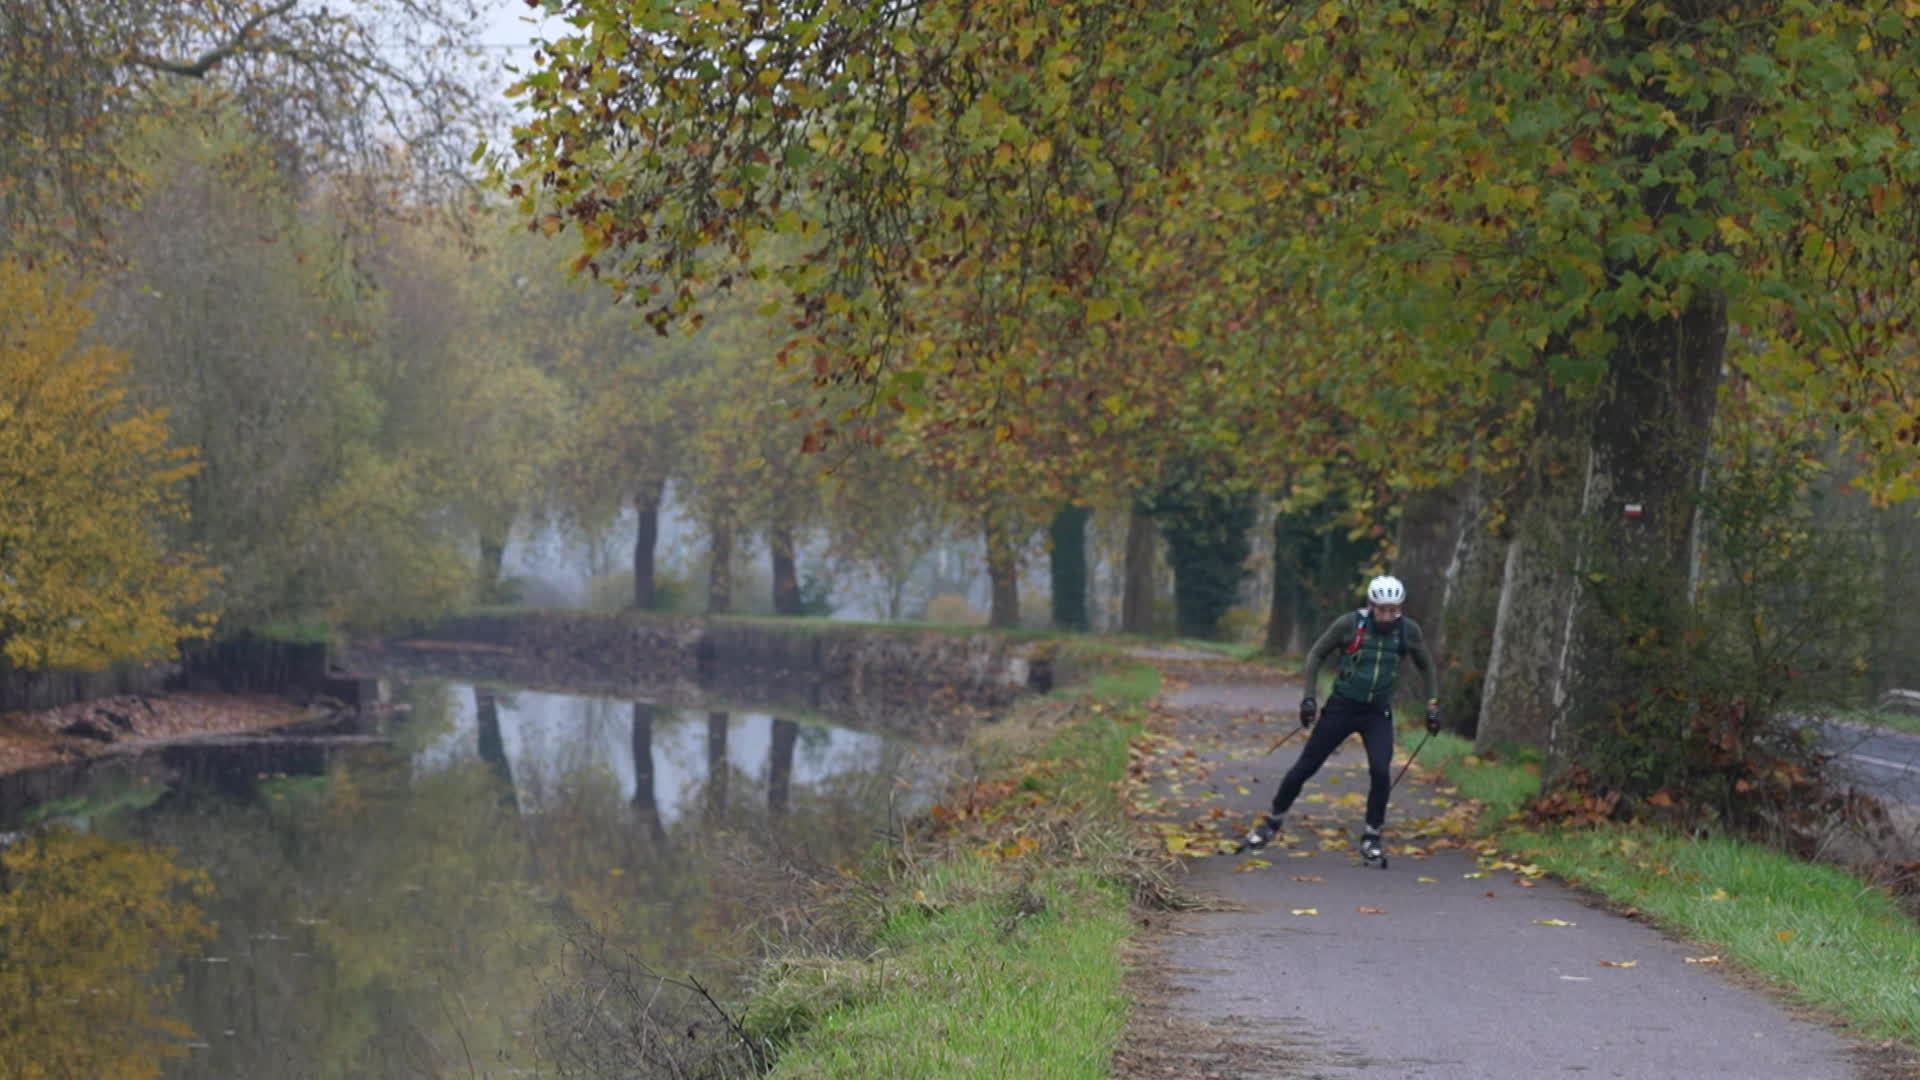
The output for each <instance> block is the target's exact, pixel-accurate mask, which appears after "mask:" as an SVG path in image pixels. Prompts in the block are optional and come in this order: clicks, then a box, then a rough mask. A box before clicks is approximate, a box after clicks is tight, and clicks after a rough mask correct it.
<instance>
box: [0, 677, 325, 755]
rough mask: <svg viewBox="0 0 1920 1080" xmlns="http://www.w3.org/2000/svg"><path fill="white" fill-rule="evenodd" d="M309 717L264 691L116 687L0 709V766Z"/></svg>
mask: <svg viewBox="0 0 1920 1080" xmlns="http://www.w3.org/2000/svg"><path fill="white" fill-rule="evenodd" d="M311 718H312V713H310V712H309V710H307V709H305V708H302V707H300V706H298V705H292V704H289V703H287V702H284V701H276V700H274V699H272V698H267V697H258V696H248V695H237V694H209V693H193V692H160V693H152V694H123V695H118V696H115V697H107V698H100V699H97V700H94V701H82V702H76V703H74V704H72V705H63V706H61V707H59V708H57V709H46V710H44V711H40V712H14V713H5V714H0V774H4V773H12V772H19V771H20V770H23V769H32V768H38V767H40V766H43V765H52V764H56V763H58V762H64V761H75V760H78V759H81V758H90V757H101V756H104V755H108V754H119V753H126V752H128V751H130V750H136V749H140V748H144V747H149V746H153V745H157V744H159V743H163V742H165V741H167V740H169V739H176V738H179V737H181V736H184V735H204V734H217V733H222V732H234V731H258V730H261V729H263V728H274V727H281V726H283V725H286V724H293V723H298V722H300V721H302V720H308V719H311Z"/></svg>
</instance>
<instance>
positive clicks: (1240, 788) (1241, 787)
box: [1236, 784, 1253, 795]
mask: <svg viewBox="0 0 1920 1080" xmlns="http://www.w3.org/2000/svg"><path fill="white" fill-rule="evenodd" d="M1236 790H1238V791H1239V792H1240V794H1242V795H1251V794H1253V792H1251V791H1248V790H1247V786H1246V785H1245V784H1240V785H1237V786H1236Z"/></svg>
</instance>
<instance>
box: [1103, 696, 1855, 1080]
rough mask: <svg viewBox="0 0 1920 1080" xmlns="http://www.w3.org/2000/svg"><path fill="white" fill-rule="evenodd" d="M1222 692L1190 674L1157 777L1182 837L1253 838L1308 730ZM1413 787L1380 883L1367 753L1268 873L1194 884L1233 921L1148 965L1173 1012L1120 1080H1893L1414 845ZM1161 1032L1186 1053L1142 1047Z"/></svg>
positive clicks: (1665, 947) (1660, 941)
mask: <svg viewBox="0 0 1920 1080" xmlns="http://www.w3.org/2000/svg"><path fill="white" fill-rule="evenodd" d="M1218 670H1223V671H1226V672H1229V673H1231V672H1233V671H1236V670H1238V671H1245V670H1247V669H1234V668H1225V669H1218ZM1205 671H1206V669H1205V668H1204V667H1198V666H1196V667H1192V668H1188V669H1184V673H1185V674H1186V675H1187V676H1188V677H1190V678H1192V679H1194V680H1195V681H1193V682H1191V683H1190V684H1188V685H1185V686H1180V685H1179V684H1177V683H1176V684H1174V686H1173V688H1172V689H1170V691H1169V692H1168V693H1166V694H1164V695H1163V698H1162V704H1163V705H1164V706H1166V707H1167V708H1168V709H1169V710H1170V712H1171V715H1172V717H1173V719H1174V723H1175V731H1174V733H1173V739H1174V741H1173V742H1171V743H1170V744H1169V745H1168V746H1167V747H1166V749H1165V750H1164V752H1163V756H1162V758H1161V759H1160V760H1157V761H1155V762H1153V763H1152V768H1153V770H1154V774H1155V776H1156V779H1157V783H1156V789H1157V790H1158V791H1160V792H1161V793H1163V794H1164V795H1166V797H1167V799H1168V807H1167V811H1168V815H1169V816H1170V817H1173V818H1177V819H1182V820H1190V819H1192V818H1193V817H1195V816H1197V815H1199V814H1204V813H1209V812H1210V811H1211V808H1212V807H1216V806H1218V807H1224V808H1225V809H1226V811H1227V816H1226V817H1225V818H1223V819H1222V824H1223V828H1224V827H1226V826H1231V825H1239V824H1244V823H1246V822H1249V821H1251V820H1252V818H1253V815H1254V814H1255V813H1257V812H1258V811H1259V810H1260V809H1262V808H1263V807H1264V806H1265V804H1266V803H1267V801H1268V800H1269V799H1270V798H1271V797H1272V794H1273V789H1274V786H1275V785H1276V784H1277V783H1278V781H1279V778H1280V775H1281V773H1282V772H1284V770H1285V769H1286V767H1287V766H1288V765H1290V764H1291V763H1292V761H1293V758H1294V756H1295V754H1296V753H1297V752H1298V747H1299V744H1300V740H1297V739H1296V740H1295V741H1294V742H1293V743H1291V744H1289V745H1288V746H1286V747H1283V748H1282V749H1280V750H1279V751H1278V752H1276V753H1274V754H1273V755H1272V756H1270V757H1266V758H1261V757H1259V756H1258V755H1259V754H1260V753H1261V751H1263V750H1264V749H1265V748H1266V746H1267V745H1269V744H1270V743H1271V742H1272V740H1273V739H1274V738H1276V737H1277V735H1278V734H1280V733H1284V732H1285V731H1286V730H1287V727H1286V726H1285V725H1291V724H1293V723H1294V720H1293V716H1294V713H1295V710H1296V709H1297V707H1298V701H1299V689H1298V685H1297V683H1296V684H1294V685H1291V686H1289V685H1284V684H1272V685H1264V686H1262V685H1257V684H1252V683H1249V682H1246V681H1234V679H1235V676H1233V675H1232V674H1226V675H1212V676H1209V675H1207V674H1205ZM1257 713H1265V714H1266V715H1264V716H1259V715H1255V714H1257ZM1275 713H1278V714H1279V715H1277V716H1276V715H1273V714H1275ZM1188 750H1191V751H1192V752H1193V755H1194V756H1193V757H1192V758H1188V757H1186V756H1185V755H1186V753H1187V751H1188ZM1405 750H1406V747H1402V748H1401V753H1402V755H1404V752H1405ZM1396 770H1397V766H1396ZM1417 775H1418V774H1417V773H1415V774H1409V777H1408V781H1407V783H1405V784H1404V785H1402V787H1401V788H1400V789H1399V790H1398V791H1396V792H1395V795H1394V803H1393V806H1392V808H1391V809H1390V811H1389V814H1388V828H1387V833H1388V851H1389V854H1390V857H1391V866H1390V867H1389V868H1388V869H1386V870H1384V871H1383V870H1379V869H1373V868H1368V867H1365V866H1363V865H1362V864H1361V863H1360V862H1359V860H1358V858H1357V856H1355V855H1354V854H1352V852H1351V851H1350V850H1348V846H1349V844H1350V841H1351V840H1353V839H1356V838H1357V831H1358V828H1359V824H1360V816H1361V811H1360V808H1359V806H1358V803H1359V796H1360V795H1361V794H1363V793H1364V791H1365V789H1366V778H1365V769H1364V759H1363V758H1362V756H1361V754H1360V752H1359V743H1358V740H1353V741H1351V742H1350V743H1349V744H1348V746H1347V747H1345V748H1343V749H1342V751H1341V752H1340V753H1339V754H1338V755H1336V756H1335V757H1334V758H1333V759H1332V761H1330V762H1329V764H1328V766H1327V767H1326V769H1324V770H1323V771H1322V772H1321V774H1320V775H1319V776H1318V777H1316V778H1315V780H1314V781H1312V782H1311V783H1309V784H1308V786H1307V789H1306V791H1307V795H1308V797H1309V798H1314V797H1316V796H1317V797H1318V798H1317V799H1316V800H1315V801H1313V802H1308V801H1307V800H1306V799H1303V800H1302V802H1301V803H1300V804H1296V806H1295V808H1294V813H1293V814H1291V815H1290V816H1289V818H1288V821H1287V827H1286V831H1285V833H1284V834H1283V839H1282V841H1281V842H1277V843H1276V844H1275V845H1273V846H1272V847H1269V848H1268V849H1267V850H1266V851H1265V852H1262V853H1259V855H1258V856H1257V857H1258V858H1259V859H1261V860H1263V861H1265V862H1266V863H1267V864H1269V865H1266V866H1264V867H1260V866H1254V867H1252V868H1251V869H1249V867H1248V862H1247V860H1248V858H1249V856H1246V855H1241V856H1232V855H1215V856H1210V857H1206V858H1200V859H1192V860H1187V861H1186V862H1185V863H1184V864H1183V865H1184V866H1185V867H1186V868H1187V872H1188V873H1187V880H1186V881H1185V884H1186V886H1187V887H1188V888H1190V889H1191V890H1194V891H1196V892H1198V893H1201V894H1204V895H1211V896H1215V897H1218V898H1220V899H1222V900H1224V901H1225V902H1226V904H1227V905H1228V906H1229V907H1230V908H1231V910H1224V911H1213V912H1190V913H1184V914H1179V915H1176V916H1173V917H1172V918H1171V924H1170V926H1169V927H1168V932H1167V933H1166V934H1164V935H1162V936H1161V938H1160V944H1159V946H1158V955H1157V956H1147V957H1144V958H1143V961H1142V963H1143V967H1146V968H1151V969H1153V970H1157V971H1159V972H1161V973H1162V975H1161V986H1160V989H1161V990H1162V991H1165V993H1161V994H1155V995H1151V996H1154V997H1158V998H1160V999H1161V1000H1160V1001H1159V1002H1158V1003H1157V1004H1156V1005H1155V1007H1154V1008H1152V1009H1150V1010H1144V1011H1143V1013H1142V1014H1141V1016H1140V1017H1137V1018H1136V1021H1135V1030H1134V1031H1133V1032H1132V1033H1130V1036H1129V1039H1128V1042H1127V1044H1126V1045H1125V1046H1123V1048H1122V1053H1121V1055H1120V1058H1119V1065H1118V1068H1119V1071H1120V1074H1121V1075H1123V1076H1128V1077H1140V1078H1147V1077H1152V1078H1163V1077H1214V1076H1219V1077H1243V1078H1251V1077H1326V1078H1345V1077H1352V1076H1367V1077H1424V1078H1432V1080H1504V1078H1514V1080H1521V1078H1525V1080H1537V1078H1540V1077H1555V1076H1567V1077H1631V1078H1664V1077H1673V1078H1688V1080H1691V1078H1696V1077H1700V1078H1705V1077H1724V1078H1729V1080H1731V1078H1739V1080H1772V1078H1778V1080H1841V1078H1858V1077H1867V1076H1875V1077H1878V1076H1886V1075H1889V1074H1888V1073H1887V1072H1886V1071H1885V1064H1884V1061H1883V1062H1882V1063H1881V1064H1880V1065H1878V1066H1875V1065H1873V1064H1871V1063H1870V1062H1869V1061H1868V1059H1867V1058H1866V1057H1864V1056H1858V1055H1856V1053H1855V1051H1854V1049H1853V1048H1852V1047H1850V1046H1849V1045H1848V1044H1847V1043H1846V1042H1845V1041H1844V1040H1843V1039H1841V1038H1840V1037H1839V1036H1838V1035H1836V1034H1835V1033H1834V1032H1833V1031H1832V1030H1830V1029H1829V1028H1826V1027H1824V1026H1821V1025H1819V1024H1817V1023H1815V1022H1812V1021H1809V1020H1806V1019H1802V1018H1799V1017H1797V1016H1796V1015H1794V1014H1793V1012H1791V1011H1790V1010H1789V1009H1788V1008H1787V1007H1785V1006H1783V1005H1782V1004H1781V1003H1780V1002H1779V1001H1778V1000H1777V999H1775V998H1774V997H1771V996H1769V995H1767V994H1765V993H1763V992H1759V991H1755V990H1750V989H1746V988H1743V987H1741V986H1739V985H1737V984H1736V983H1735V982H1734V981H1733V980H1732V979H1731V978H1729V977H1728V975H1727V974H1726V973H1725V972H1724V971H1722V970H1721V969H1720V968H1719V967H1717V966H1715V965H1713V964H1711V963H1699V962H1694V963H1689V962H1688V961H1689V959H1690V958H1692V959H1693V960H1695V961H1698V960H1700V959H1701V958H1702V957H1703V956H1706V955H1708V954H1710V950H1708V949H1706V948H1703V947H1701V946H1697V945H1689V944H1686V943H1683V942H1679V941H1675V940H1673V939H1672V938H1669V937H1668V936H1666V935H1664V934H1662V933H1661V932H1660V931H1658V930H1657V929H1655V928H1653V927H1651V926H1649V925H1647V924H1645V923H1643V922H1640V921H1637V920H1634V919H1631V918H1627V917H1623V916H1619V915H1614V914H1610V913H1608V912H1606V911H1603V910H1601V909H1599V908H1597V907H1595V906H1592V905H1591V904H1589V903H1588V902H1586V901H1585V900H1584V899H1583V898H1582V896H1581V895H1580V894H1578V893H1576V892H1575V891H1573V890H1572V889H1570V888H1567V887H1566V886H1564V885H1561V884H1559V883H1557V882H1555V881H1553V880H1552V879H1546V878H1530V877H1528V876H1527V875H1526V874H1525V873H1522V872H1518V871H1516V870H1513V869H1504V870H1503V869H1490V868H1488V867H1486V866H1482V865H1481V864H1480V861H1478V857H1477V856H1476V855H1474V854H1473V853H1470V852H1466V851H1462V850H1457V849H1456V850H1439V851H1433V852H1431V853H1428V852H1427V851H1426V850H1425V849H1424V848H1423V847H1422V846H1421V845H1420V843H1419V841H1418V839H1417V837H1414V836H1413V834H1414V833H1415V831H1416V827H1417V826H1418V825H1419V823H1420V820H1419V819H1424V818H1430V817H1432V816H1434V815H1438V814H1442V813H1444V807H1442V806H1439V805H1436V804H1435V802H1434V800H1436V799H1438V800H1445V795H1444V794H1443V793H1441V792H1437V791H1436V790H1435V789H1434V788H1433V787H1431V786H1430V785H1425V784H1422V783H1419V782H1417V781H1416V780H1415V777H1416V776H1417ZM1309 912H1317V914H1310V913H1309ZM1154 1026H1160V1027H1164V1028H1165V1030H1166V1031H1167V1032H1168V1033H1169V1034H1168V1035H1166V1036H1165V1037H1162V1038H1160V1039H1159V1040H1158V1041H1157V1042H1156V1040H1154V1039H1153V1038H1150V1037H1147V1036H1145V1035H1143V1033H1142V1031H1141V1029H1142V1028H1143V1027H1154Z"/></svg>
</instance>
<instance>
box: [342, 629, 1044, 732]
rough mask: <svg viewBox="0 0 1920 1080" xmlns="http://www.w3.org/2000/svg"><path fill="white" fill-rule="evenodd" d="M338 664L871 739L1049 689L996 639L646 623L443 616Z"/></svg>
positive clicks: (1027, 656)
mask: <svg viewBox="0 0 1920 1080" xmlns="http://www.w3.org/2000/svg"><path fill="white" fill-rule="evenodd" d="M336 662H337V663H339V664H341V665H343V666H345V667H347V668H349V669H351V671H352V673H354V674H358V675H400V674H406V673H428V674H435V675H442V676H445V677H448V678H456V679H461V680H463V681H488V680H491V681H503V682H511V683H514V684H517V685H522V686H527V687H530V688H535V689H538V688H552V689H556V690H566V691H572V692H575V693H602V694H606V695H608V696H618V697H632V698H638V699H642V700H653V701H659V702H663V703H669V704H678V705H685V706H689V707H699V706H701V705H703V704H705V703H707V702H741V701H745V702H752V703H754V704H757V705H760V706H761V707H765V708H787V709H795V710H802V711H806V712H816V713H821V714H825V715H827V716H829V717H832V718H833V719H835V720H837V721H841V722H846V723H848V724H850V725H852V726H858V727H863V728H868V729H873V730H885V731H894V732H906V733H914V734H921V735H932V736H935V737H942V736H946V735H950V734H954V733H956V732H957V731H959V730H963V729H964V719H965V716H966V714H968V713H977V712H979V711H981V710H988V711H991V710H997V709H999V708H1002V707H1004V706H1005V705H1007V704H1008V703H1010V702H1011V701H1012V700H1013V699H1014V698H1016V697H1018V696H1020V695H1021V694H1024V693H1028V692H1031V691H1034V690H1042V689H1046V688H1047V685H1048V675H1049V670H1050V669H1049V666H1048V664H1047V663H1046V662H1045V661H1044V660H1042V659H1040V658H1039V657H1038V656H1037V654H1036V649H1035V648H1034V647H1033V646H1030V645H1026V644H1022V643H1015V642H1010V641H1008V640H1007V639H1006V638H1005V637H1002V636H1000V635H995V634H965V633H950V632H937V631H916V630H907V629H900V628H897V627H876V626H866V625H860V624H845V625H835V624H822V623H818V622H811V621H809V622H782V621H780V620H774V619H746V618H742V619H728V618H719V619H708V618H703V617H697V616H676V615H656V614H650V613H637V612H636V613H621V614H596V613H583V612H540V611H526V612H508V613H498V614H487V615H466V616H459V617H455V618H449V619H445V620H442V621H441V622H438V623H435V624H434V625H432V626H430V627H428V628H425V629H423V630H420V631H418V632H416V633H412V634H408V635H404V636H396V637H393V638H389V639H385V640H379V641H358V642H355V643H354V644H353V645H352V646H350V647H348V648H346V649H344V650H342V651H341V653H340V654H339V655H338V656H337V657H336Z"/></svg>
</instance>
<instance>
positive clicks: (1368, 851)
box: [1360, 829, 1387, 862]
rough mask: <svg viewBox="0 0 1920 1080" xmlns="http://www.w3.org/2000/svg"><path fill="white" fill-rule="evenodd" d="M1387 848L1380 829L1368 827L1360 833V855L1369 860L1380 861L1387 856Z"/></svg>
mask: <svg viewBox="0 0 1920 1080" xmlns="http://www.w3.org/2000/svg"><path fill="white" fill-rule="evenodd" d="M1386 855H1387V849H1386V846H1385V845H1384V844H1382V843H1381V842H1380V830H1379V829H1368V830H1367V831H1366V832H1363V833H1361V834H1360V857H1361V858H1363V859H1365V860H1367V861H1368V862H1379V861H1380V860H1382V859H1384V858H1386Z"/></svg>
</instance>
